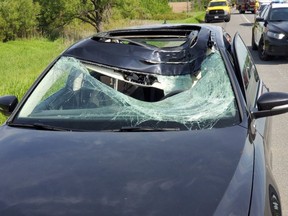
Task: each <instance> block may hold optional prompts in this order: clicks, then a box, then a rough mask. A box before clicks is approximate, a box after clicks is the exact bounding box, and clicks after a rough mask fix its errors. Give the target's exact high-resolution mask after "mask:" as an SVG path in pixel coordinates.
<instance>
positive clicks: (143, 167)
mask: <svg viewBox="0 0 288 216" xmlns="http://www.w3.org/2000/svg"><path fill="white" fill-rule="evenodd" d="M246 137H247V134H246V130H245V129H244V128H242V127H240V126H234V127H231V128H224V129H211V130H200V131H177V132H142V133H141V132H132V133H131V132H130V133H126V132H125V133H121V132H120V133H119V132H117V133H111V132H54V131H42V130H29V129H19V128H10V127H7V126H4V127H2V128H1V129H0V173H1V178H0V191H1V193H0V215H10V216H11V215H17V216H22V215H23V216H25V215H29V216H33V215H57V216H58V215H69V216H71V215H85V216H88V215H101V216H105V215H107V216H108V215H109V216H114V215H115V216H116V215H117V216H122V215H123V216H124V215H125V216H130V215H131V216H132V215H133V216H135V215H137V216H141V215H145V216H148V215H149V216H150V215H151V216H152V215H157V216H164V215H165V216H169V215H171V216H172V215H173V216H176V215H213V212H215V211H216V210H217V209H218V210H219V208H220V209H221V207H219V206H221V205H222V207H223V206H224V209H228V208H229V206H228V207H227V206H225V203H224V204H223V202H226V201H225V200H224V201H223V199H224V198H225V199H226V198H228V199H227V200H233V197H237V194H241V193H243V191H245V193H247V194H249V193H251V179H252V177H251V175H252V171H251V170H252V168H251V167H252V161H253V156H252V155H253V154H252V153H251V152H250V153H249V151H250V150H249V151H246V150H244V146H252V145H251V144H247V138H246ZM245 142H246V144H245ZM247 152H248V154H247ZM243 158H245V159H243ZM241 161H242V163H240V162H241ZM243 161H244V163H243ZM237 170H238V171H239V170H240V172H238V171H237ZM245 172H248V175H246V176H244V174H243V173H245ZM239 173H240V175H239ZM246 174H247V173H246ZM235 176H236V177H235ZM247 177H248V179H246V180H245V178H247ZM243 179H244V180H245V181H244V182H243ZM241 182H242V183H243V185H245V188H239V187H238V186H237V185H238V184H240V183H241ZM247 182H248V183H247ZM229 188H230V189H229ZM227 191H230V192H231V191H233V193H232V194H230V193H229V195H232V196H231V198H229V196H228V197H227V196H226V195H225V192H226V194H227V193H228V192H227ZM249 191H250V192H249ZM223 197H224V198H223ZM242 201H243V200H242ZM244 202H245V203H247V206H248V205H249V196H248V197H245V198H244ZM221 203H222V204H221ZM237 203H238V204H237V205H241V201H239V200H238V201H237ZM226 205H227V203H226ZM228 205H229V204H228ZM230 207H231V206H230ZM238 207H239V206H238ZM242 207H243V206H242ZM247 209H248V207H247ZM247 209H243V211H244V212H248V210H247ZM217 215H223V214H222V213H219V211H218V214H217ZM227 215H228V214H227Z"/></svg>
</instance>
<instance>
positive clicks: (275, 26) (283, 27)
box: [269, 21, 288, 34]
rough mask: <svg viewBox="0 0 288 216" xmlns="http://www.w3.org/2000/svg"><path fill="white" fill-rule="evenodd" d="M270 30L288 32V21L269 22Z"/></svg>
mask: <svg viewBox="0 0 288 216" xmlns="http://www.w3.org/2000/svg"><path fill="white" fill-rule="evenodd" d="M269 30H270V31H277V32H281V33H286V34H288V21H281V22H275V21H274V22H269Z"/></svg>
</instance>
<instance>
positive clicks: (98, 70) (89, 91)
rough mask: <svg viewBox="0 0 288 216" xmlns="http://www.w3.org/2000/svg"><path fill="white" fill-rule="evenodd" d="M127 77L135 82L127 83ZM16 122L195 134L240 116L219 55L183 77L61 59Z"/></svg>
mask: <svg viewBox="0 0 288 216" xmlns="http://www.w3.org/2000/svg"><path fill="white" fill-rule="evenodd" d="M127 73H128V74H129V76H131V77H132V78H129V79H127ZM133 77H134V78H133ZM145 79H149V82H146V81H145ZM18 117H19V118H25V119H30V120H34V121H35V120H41V121H42V122H45V119H54V120H56V121H57V120H71V121H77V120H79V121H80V120H85V121H93V122H97V121H101V122H103V121H105V122H108V123H109V122H110V123H111V124H112V123H113V122H118V123H119V122H120V123H121V124H119V125H120V126H121V127H128V126H129V127H139V126H141V125H145V123H147V122H151V123H153V124H152V127H154V126H155V127H157V125H158V126H159V123H165V126H166V127H167V125H169V124H170V123H171V125H174V126H175V123H177V125H181V126H182V127H183V128H185V129H188V130H191V129H194V128H197V129H204V128H213V127H214V126H215V125H216V124H217V123H218V122H219V121H220V120H225V119H234V123H235V119H237V118H238V114H237V107H236V103H235V97H234V94H233V91H232V87H231V84H230V80H229V77H228V75H227V72H226V69H225V66H224V64H223V60H222V58H221V56H220V54H219V53H218V51H215V52H213V53H211V54H209V55H208V56H207V57H206V58H205V59H204V61H203V62H202V65H201V70H200V71H199V72H197V73H193V75H191V74H186V75H181V76H180V75H179V76H163V75H151V74H149V77H147V76H146V75H145V74H141V73H140V72H133V71H128V72H127V71H121V70H120V69H119V70H115V69H110V68H106V67H103V66H99V65H94V64H88V63H81V62H80V61H79V60H77V59H75V58H72V57H62V58H60V59H59V61H58V62H57V63H56V64H55V65H54V66H53V67H52V68H51V70H50V71H49V73H48V74H47V75H46V76H45V77H44V78H43V80H42V81H41V82H40V84H39V85H38V86H37V88H36V89H35V90H34V92H33V93H32V94H31V96H30V97H29V98H28V100H27V102H26V103H25V105H24V106H23V108H22V110H21V112H20V114H19V116H18ZM168 123H169V124H168ZM160 125H161V124H160ZM150 126H151V124H150ZM97 128H98V129H101V127H97ZM106 129H107V127H106Z"/></svg>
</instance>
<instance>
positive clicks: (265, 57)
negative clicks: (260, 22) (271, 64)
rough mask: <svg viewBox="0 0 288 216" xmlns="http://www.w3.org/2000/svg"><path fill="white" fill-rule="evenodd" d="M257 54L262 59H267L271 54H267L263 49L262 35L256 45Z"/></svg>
mask: <svg viewBox="0 0 288 216" xmlns="http://www.w3.org/2000/svg"><path fill="white" fill-rule="evenodd" d="M258 54H259V58H260V59H261V60H262V61H268V60H269V59H270V58H271V56H269V55H268V54H267V53H266V51H265V46H264V40H263V37H261V39H260V41H259V46H258Z"/></svg>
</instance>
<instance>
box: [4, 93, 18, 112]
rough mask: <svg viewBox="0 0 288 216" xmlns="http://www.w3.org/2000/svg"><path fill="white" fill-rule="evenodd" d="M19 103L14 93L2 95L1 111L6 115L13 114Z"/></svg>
mask: <svg viewBox="0 0 288 216" xmlns="http://www.w3.org/2000/svg"><path fill="white" fill-rule="evenodd" d="M17 104H18V99H17V97H15V96H13V95H6V96H2V97H0V112H1V113H3V114H4V115H6V116H9V115H11V113H12V112H13V111H14V109H15V107H16V106H17Z"/></svg>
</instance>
